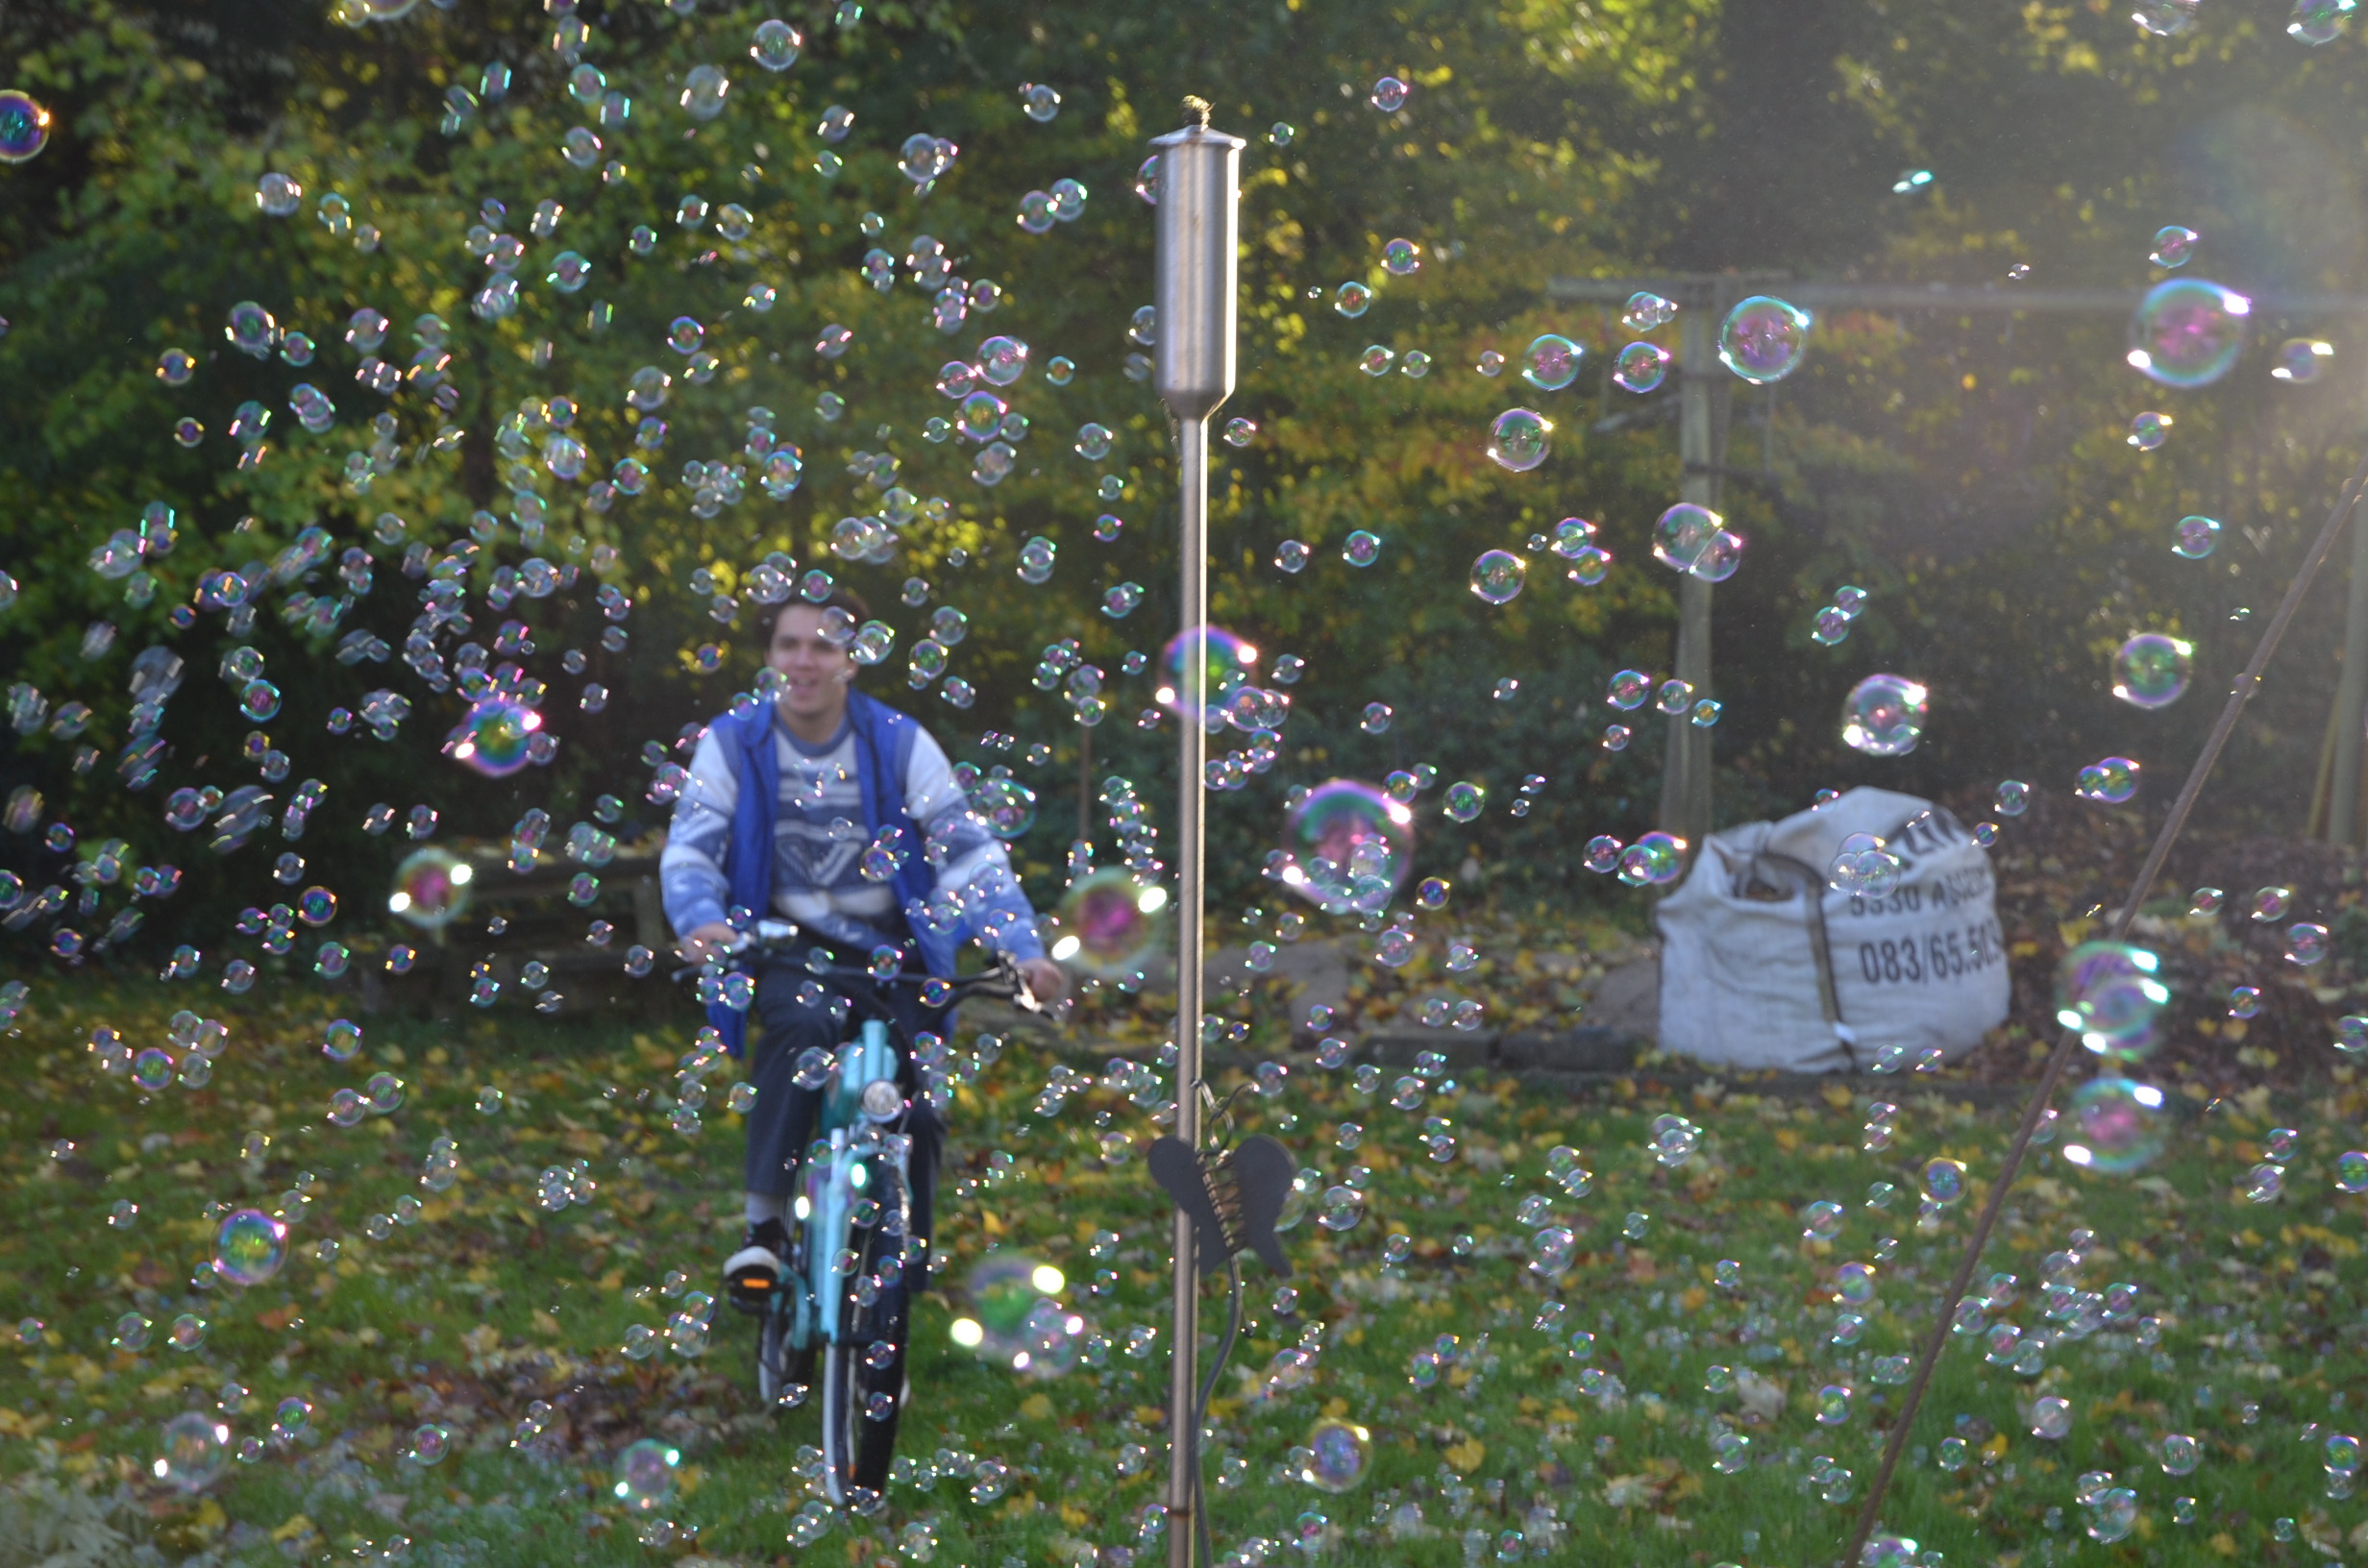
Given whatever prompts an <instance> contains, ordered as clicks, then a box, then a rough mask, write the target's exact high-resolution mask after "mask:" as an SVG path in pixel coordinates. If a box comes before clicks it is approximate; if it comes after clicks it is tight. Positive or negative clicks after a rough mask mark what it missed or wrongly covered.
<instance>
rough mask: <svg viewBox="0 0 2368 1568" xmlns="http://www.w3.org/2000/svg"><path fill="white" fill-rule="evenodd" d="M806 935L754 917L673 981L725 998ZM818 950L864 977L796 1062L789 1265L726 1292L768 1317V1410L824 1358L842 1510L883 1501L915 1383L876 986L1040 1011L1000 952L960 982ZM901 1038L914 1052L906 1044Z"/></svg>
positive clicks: (928, 1000)
mask: <svg viewBox="0 0 2368 1568" xmlns="http://www.w3.org/2000/svg"><path fill="white" fill-rule="evenodd" d="M800 944H801V943H800V932H799V928H798V927H797V926H795V925H792V924H789V923H788V922H786V921H777V920H759V921H758V922H757V923H756V928H755V930H754V931H753V932H752V933H750V934H749V935H748V936H746V937H745V938H744V939H743V940H742V942H741V943H739V944H738V945H737V946H735V947H733V948H732V949H731V950H730V951H729V952H728V953H727V955H726V959H725V962H724V963H723V964H722V965H708V966H702V967H700V968H689V969H681V970H678V971H677V972H676V976H675V978H676V980H677V981H678V982H680V981H682V980H684V979H687V978H691V977H699V978H700V979H701V980H702V985H701V988H700V989H701V992H702V999H703V1000H707V999H710V997H709V994H708V993H709V992H718V993H720V991H721V983H722V981H723V978H724V972H723V971H725V970H727V969H736V970H738V971H739V972H740V973H741V974H743V975H748V976H750V977H751V978H753V973H752V968H751V967H750V966H751V965H752V962H753V961H755V960H758V959H761V958H764V957H768V956H778V955H782V954H786V953H789V952H792V951H794V950H796V948H797V947H798V946H799V945H800ZM815 956H817V955H812V954H809V957H808V959H807V962H806V964H805V970H806V972H807V973H809V974H811V975H813V976H814V977H815V978H816V979H817V980H821V981H825V982H827V981H830V980H833V979H839V980H851V981H861V982H863V984H862V985H861V986H857V987H851V993H848V994H846V999H847V1001H848V1002H849V1004H850V1005H849V1008H848V1012H847V1017H846V1023H847V1024H848V1025H851V1027H849V1028H846V1029H845V1032H844V1034H843V1036H842V1039H841V1041H840V1042H839V1047H838V1049H837V1051H836V1052H835V1053H834V1054H831V1055H827V1056H826V1054H825V1053H824V1052H823V1051H821V1050H820V1049H817V1048H812V1047H809V1048H808V1050H807V1052H806V1053H805V1057H802V1058H801V1059H800V1064H799V1071H798V1075H797V1080H798V1083H799V1085H800V1087H802V1088H805V1089H809V1090H819V1091H822V1101H821V1104H820V1105H819V1106H818V1108H817V1113H816V1118H815V1130H814V1137H813V1139H812V1140H811V1141H810V1142H809V1144H808V1146H807V1149H806V1151H805V1152H804V1154H803V1155H802V1158H801V1160H800V1162H799V1167H798V1171H797V1180H796V1183H795V1188H796V1191H797V1197H796V1200H795V1202H794V1204H793V1205H792V1217H793V1218H794V1219H795V1221H796V1224H795V1226H794V1227H793V1228H792V1230H791V1233H790V1251H791V1256H790V1258H789V1259H787V1260H786V1261H785V1262H786V1263H787V1268H786V1270H785V1272H784V1274H783V1276H782V1277H781V1279H780V1280H779V1281H777V1282H776V1281H774V1280H771V1279H768V1278H765V1277H764V1276H763V1275H761V1274H752V1275H750V1276H747V1277H745V1278H742V1279H737V1280H728V1281H726V1295H727V1297H728V1299H729V1300H731V1301H732V1303H733V1305H734V1306H735V1307H737V1308H739V1309H740V1310H741V1311H744V1312H749V1313H751V1314H752V1315H755V1316H756V1317H758V1318H759V1319H760V1321H759V1324H758V1327H757V1337H756V1390H757V1395H758V1397H759V1398H760V1399H761V1400H762V1401H763V1402H764V1404H765V1407H766V1409H774V1410H780V1409H795V1408H797V1407H798V1406H800V1405H802V1404H803V1403H804V1402H805V1398H806V1395H807V1392H808V1391H809V1390H810V1389H811V1388H812V1387H813V1386H814V1383H815V1378H814V1373H815V1368H816V1363H817V1361H819V1362H820V1363H821V1371H822V1380H821V1387H822V1395H821V1417H822V1429H823V1474H824V1479H825V1483H826V1487H827V1490H828V1493H829V1497H830V1501H831V1502H832V1503H833V1504H834V1505H836V1506H839V1507H853V1506H856V1505H859V1504H861V1503H863V1502H865V1501H867V1500H868V1499H869V1498H876V1497H877V1496H878V1495H879V1494H880V1492H881V1491H882V1490H883V1489H884V1487H885V1486H886V1484H887V1479H888V1470H889V1465H890V1463H891V1461H892V1460H893V1459H894V1458H895V1453H896V1434H897V1424H898V1419H899V1417H900V1414H901V1412H902V1409H903V1405H904V1400H905V1397H906V1392H907V1390H906V1389H905V1386H904V1359H905V1351H906V1348H907V1346H908V1344H909V1342H910V1337H911V1313H910V1310H909V1302H910V1300H911V1290H910V1289H909V1288H906V1287H905V1282H904V1279H903V1271H904V1269H905V1268H906V1267H907V1266H908V1265H909V1264H911V1263H912V1262H916V1261H917V1259H916V1258H915V1256H914V1254H913V1250H912V1248H911V1246H910V1243H909V1238H908V1232H907V1230H906V1225H907V1221H908V1220H909V1218H910V1213H911V1200H912V1189H911V1181H910V1173H909V1168H908V1162H909V1158H910V1155H911V1151H912V1144H911V1139H909V1138H908V1137H907V1136H906V1135H905V1134H904V1132H903V1131H902V1129H903V1126H904V1123H905V1119H906V1117H907V1115H909V1109H910V1108H909V1106H908V1104H907V1102H906V1100H905V1098H904V1092H903V1089H902V1086H901V1085H900V1083H899V1082H898V1070H897V1069H898V1059H899V1054H900V1053H899V1050H898V1046H897V1043H896V1041H897V1037H898V1036H899V1034H900V1029H899V1025H898V1024H897V1020H896V1019H895V1018H894V1017H890V1016H888V1015H887V1013H886V1010H885V1009H882V1008H881V1007H879V1005H878V1003H877V1002H876V1000H874V999H873V997H872V996H871V994H870V992H871V988H873V987H876V986H893V985H914V986H918V987H919V988H920V990H921V1000H922V1002H923V1003H924V1005H925V1006H927V1007H930V1008H945V1007H950V1006H952V1005H953V1004H954V1003H956V1002H958V1001H961V1000H962V999H964V998H965V997H970V996H992V997H999V998H1000V999H1002V1000H1006V1001H1012V1002H1016V1003H1018V1004H1019V1005H1020V1006H1021V1007H1022V1008H1024V1009H1025V1010H1027V1011H1029V1012H1037V1011H1041V1009H1040V1008H1039V1006H1038V1004H1037V1002H1036V999H1035V996H1034V995H1033V994H1032V993H1031V992H1029V990H1028V987H1027V983H1026V981H1025V979H1024V977H1023V976H1022V975H1021V973H1020V970H1019V967H1018V966H1017V965H1016V964H1015V963H1013V962H1012V960H1011V959H1010V957H1009V956H1008V955H1004V954H997V955H996V957H995V959H994V962H993V963H992V964H991V965H990V966H989V967H988V968H986V969H985V970H984V971H982V972H980V973H978V974H974V975H966V976H963V977H961V978H958V979H952V980H947V979H941V978H938V977H935V976H928V975H918V974H905V973H895V974H890V975H884V976H883V975H879V974H876V973H875V972H873V971H872V970H871V969H868V968H859V967H856V966H852V965H835V964H827V963H816V962H815V961H814V960H815ZM708 982H714V983H715V984H712V985H711V984H708ZM862 1013H868V1014H870V1015H871V1016H868V1017H865V1016H859V1014H862ZM901 1043H902V1045H903V1047H904V1048H905V1049H906V1050H907V1051H909V1049H910V1047H911V1045H912V1041H901ZM808 1057H810V1058H814V1059H815V1060H813V1061H808V1060H806V1058H808ZM916 1283H917V1284H922V1285H925V1284H926V1283H927V1282H926V1280H925V1279H924V1280H922V1281H919V1282H916Z"/></svg>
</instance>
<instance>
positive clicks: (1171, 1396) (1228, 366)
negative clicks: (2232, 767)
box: [1151, 98, 1246, 1568]
mask: <svg viewBox="0 0 2368 1568" xmlns="http://www.w3.org/2000/svg"><path fill="white" fill-rule="evenodd" d="M1184 106H1185V109H1186V110H1187V111H1188V112H1191V113H1193V114H1194V115H1195V117H1196V119H1197V120H1198V122H1199V123H1197V124H1196V125H1188V126H1186V127H1185V128H1184V129H1183V130H1181V131H1175V132H1172V133H1170V134H1169V135H1164V136H1160V137H1157V138H1156V139H1154V140H1153V141H1152V143H1151V145H1152V146H1154V147H1157V148H1158V149H1159V150H1160V157H1159V217H1158V248H1157V257H1156V266H1157V283H1156V286H1155V288H1154V289H1153V292H1152V304H1153V306H1154V307H1155V309H1156V310H1157V313H1158V326H1157V330H1158V333H1159V336H1158V341H1157V343H1156V346H1155V347H1156V353H1155V357H1154V360H1153V370H1152V378H1153V383H1154V386H1155V388H1156V390H1157V391H1158V393H1159V397H1160V401H1161V402H1163V403H1165V404H1167V405H1168V411H1169V412H1170V413H1172V414H1173V415H1174V416H1175V421H1176V477H1177V480H1178V485H1177V490H1178V498H1177V499H1178V502H1179V505H1178V508H1177V510H1178V512H1179V514H1180V521H1181V527H1180V529H1179V532H1178V536H1177V548H1176V554H1177V559H1178V566H1179V571H1178V579H1179V588H1180V592H1179V594H1178V596H1177V605H1176V615H1177V620H1178V622H1179V623H1180V629H1181V631H1182V632H1183V634H1184V643H1183V649H1184V660H1183V665H1184V667H1183V669H1182V670H1180V671H1178V672H1177V679H1176V708H1177V718H1178V721H1179V723H1178V724H1177V728H1178V730H1179V731H1180V736H1181V738H1180V739H1179V741H1178V743H1177V747H1176V845H1175V847H1176V921H1175V923H1176V966H1175V1136H1176V1137H1177V1138H1178V1139H1181V1140H1182V1141H1183V1143H1184V1144H1185V1146H1186V1147H1188V1148H1190V1149H1192V1150H1193V1151H1194V1152H1195V1153H1197V1152H1198V1151H1199V1148H1200V1092H1201V1090H1200V1009H1201V994H1200V988H1201V979H1202V958H1201V922H1202V918H1203V905H1204V903H1205V902H1206V888H1205V886H1204V883H1203V880H1202V870H1203V868H1202V858H1201V857H1202V828H1203V825H1204V821H1205V817H1206V810H1207V796H1206V794H1205V793H1204V790H1205V779H1204V774H1205V770H1206V765H1207V760H1208V739H1209V738H1208V731H1207V729H1206V727H1205V726H1204V724H1203V723H1202V720H1201V710H1202V709H1203V708H1204V707H1205V706H1206V705H1207V700H1208V677H1209V663H1208V656H1207V652H1206V645H1205V642H1204V641H1203V636H1204V634H1205V632H1206V630H1207V626H1208V620H1209V551H1208V521H1209V416H1210V415H1211V414H1212V413H1214V412H1216V411H1217V409H1218V407H1219V405H1220V404H1223V403H1224V401H1225V399H1226V398H1227V397H1229V396H1231V395H1232V392H1233V381H1234V325H1235V308H1236V303H1235V295H1236V292H1237V287H1236V283H1235V277H1236V272H1237V253H1238V250H1239V246H1240V240H1239V237H1238V236H1239V230H1240V213H1239V208H1238V206H1237V203H1238V199H1239V193H1240V187H1241V167H1242V149H1243V147H1244V146H1246V143H1245V142H1244V141H1243V140H1242V139H1241V138H1240V137H1238V136H1228V135H1224V134H1222V133H1221V132H1217V131H1212V130H1210V129H1209V106H1208V105H1207V104H1205V103H1202V102H1201V101H1199V100H1198V99H1194V98H1187V99H1186V100H1185V101H1184ZM1173 1246H1174V1250H1175V1264H1174V1270H1175V1271H1174V1275H1173V1288H1174V1303H1173V1313H1174V1329H1173V1334H1174V1337H1173V1339H1172V1343H1171V1346H1170V1352H1169V1355H1170V1378H1169V1384H1168V1561H1169V1563H1170V1564H1171V1565H1172V1568H1192V1561H1193V1543H1194V1535H1195V1525H1196V1520H1195V1514H1196V1511H1197V1509H1198V1507H1199V1490H1200V1453H1199V1450H1200V1432H1199V1419H1198V1413H1197V1410H1196V1405H1197V1403H1198V1394H1199V1390H1198V1388H1197V1387H1196V1386H1195V1384H1196V1381H1197V1378H1198V1366H1199V1351H1200V1301H1199V1271H1198V1268H1197V1266H1196V1260H1195V1259H1194V1256H1193V1228H1192V1220H1191V1219H1190V1218H1189V1217H1188V1216H1186V1214H1185V1213H1184V1212H1183V1211H1182V1210H1180V1209H1179V1210H1177V1211H1176V1213H1175V1231H1174V1239H1173Z"/></svg>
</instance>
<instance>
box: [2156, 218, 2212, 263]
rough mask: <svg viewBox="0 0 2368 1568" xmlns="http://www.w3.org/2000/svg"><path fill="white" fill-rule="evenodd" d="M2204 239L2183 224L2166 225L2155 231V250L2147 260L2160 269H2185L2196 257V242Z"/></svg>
mask: <svg viewBox="0 0 2368 1568" xmlns="http://www.w3.org/2000/svg"><path fill="white" fill-rule="evenodd" d="M2203 237H2204V236H2203V235H2201V234H2199V233H2196V232H2195V231H2194V230H2192V229H2189V228H2187V227H2186V226H2185V225H2183V224H2177V223H2172V224H2165V225H2164V226H2163V227H2161V228H2160V229H2158V230H2156V231H2155V246H2154V250H2153V251H2152V252H2151V253H2150V254H2149V255H2148V256H2147V257H2146V259H2147V260H2149V261H2152V262H2153V263H2154V264H2155V265H2156V266H2158V267H2183V266H2185V265H2186V264H2187V261H2188V259H2189V258H2190V257H2193V256H2194V255H2195V242H2196V241H2197V240H2199V239H2201V238H2203Z"/></svg>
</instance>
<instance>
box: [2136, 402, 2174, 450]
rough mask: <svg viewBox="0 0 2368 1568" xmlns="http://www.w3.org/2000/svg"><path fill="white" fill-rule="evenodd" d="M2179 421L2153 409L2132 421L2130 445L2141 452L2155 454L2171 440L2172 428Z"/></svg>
mask: <svg viewBox="0 0 2368 1568" xmlns="http://www.w3.org/2000/svg"><path fill="white" fill-rule="evenodd" d="M2176 423H2177V421H2175V420H2173V419H2172V418H2171V416H2170V415H2168V414H2164V413H2158V412H2156V411H2154V410H2152V409H2149V410H2147V411H2146V412H2144V413H2142V414H2139V415H2138V416H2136V417H2135V418H2134V419H2133V420H2131V421H2130V434H2129V438H2128V439H2129V442H2130V445H2132V446H2134V447H2135V448H2137V450H2138V451H2140V452H2155V451H2158V449H2160V447H2161V445H2162V443H2163V442H2165V441H2168V440H2169V439H2170V438H2171V427H2172V425H2174V424H2176Z"/></svg>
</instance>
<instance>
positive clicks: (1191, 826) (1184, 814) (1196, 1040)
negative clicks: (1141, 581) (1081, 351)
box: [1168, 418, 1209, 1568]
mask: <svg viewBox="0 0 2368 1568" xmlns="http://www.w3.org/2000/svg"><path fill="white" fill-rule="evenodd" d="M1176 456H1177V469H1178V478H1180V479H1181V481H1182V482H1181V485H1180V490H1181V501H1182V507H1181V510H1182V513H1183V519H1182V521H1183V527H1182V529H1181V531H1180V532H1179V534H1178V536H1177V555H1178V557H1179V558H1180V561H1181V573H1180V576H1181V589H1182V591H1181V593H1180V594H1179V596H1178V602H1177V607H1176V611H1177V619H1178V621H1179V622H1180V623H1181V625H1182V628H1183V631H1184V668H1183V669H1182V670H1180V671H1178V672H1177V673H1176V683H1175V684H1176V691H1175V705H1176V719H1177V725H1176V727H1177V729H1178V730H1179V731H1180V732H1181V738H1180V739H1179V740H1178V741H1177V743H1176V779H1175V786H1176V789H1175V795H1176V801H1175V818H1176V823H1175V859H1176V900H1175V928H1176V943H1175V1136H1176V1137H1177V1138H1178V1139H1181V1140H1182V1141H1183V1143H1184V1146H1185V1147H1186V1148H1189V1149H1192V1150H1193V1151H1195V1152H1196V1153H1197V1152H1198V1151H1199V1148H1200V1009H1201V995H1200V982H1201V962H1202V960H1201V904H1202V900H1203V897H1204V894H1205V890H1204V886H1203V881H1202V874H1201V873H1202V870H1203V868H1202V849H1201V843H1202V830H1203V827H1204V826H1205V822H1206V816H1207V807H1208V796H1207V795H1206V793H1205V791H1204V789H1203V774H1204V773H1205V772H1206V765H1207V761H1208V750H1209V733H1208V730H1207V728H1206V727H1205V725H1204V723H1203V722H1202V719H1201V714H1202V711H1203V710H1204V709H1205V708H1206V707H1207V705H1208V681H1209V659H1208V649H1207V645H1206V642H1205V638H1206V635H1207V631H1208V625H1209V551H1208V525H1209V423H1208V421H1207V420H1206V419H1205V418H1203V419H1185V420H1178V421H1177V422H1176ZM1173 1224H1174V1247H1175V1277H1174V1281H1173V1286H1174V1304H1173V1306H1174V1313H1173V1315H1174V1334H1175V1337H1174V1340H1173V1341H1172V1344H1171V1346H1170V1377H1169V1381H1168V1561H1169V1563H1170V1564H1171V1565H1172V1568H1192V1556H1193V1539H1194V1533H1195V1515H1196V1512H1197V1510H1198V1507H1199V1496H1198V1491H1199V1488H1198V1484H1197V1483H1198V1481H1199V1477H1200V1453H1199V1450H1200V1431H1199V1422H1198V1420H1197V1419H1196V1416H1195V1413H1194V1411H1195V1409H1196V1399H1195V1395H1196V1392H1197V1390H1196V1388H1195V1386H1194V1367H1195V1363H1196V1360H1197V1359H1198V1355H1199V1349H1200V1295H1199V1290H1200V1275H1199V1263H1198V1260H1196V1258H1195V1257H1194V1256H1193V1222H1192V1219H1191V1217H1190V1216H1189V1215H1187V1214H1186V1213H1184V1211H1183V1210H1181V1209H1178V1210H1177V1211H1176V1212H1175V1215H1174V1220H1173Z"/></svg>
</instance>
